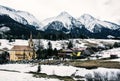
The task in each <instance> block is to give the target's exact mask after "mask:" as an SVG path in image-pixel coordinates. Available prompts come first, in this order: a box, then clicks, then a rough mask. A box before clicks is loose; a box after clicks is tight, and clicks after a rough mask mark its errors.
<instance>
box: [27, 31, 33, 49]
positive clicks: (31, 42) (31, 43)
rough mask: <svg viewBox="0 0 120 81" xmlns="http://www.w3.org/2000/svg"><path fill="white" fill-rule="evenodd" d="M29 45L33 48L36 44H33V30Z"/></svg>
mask: <svg viewBox="0 0 120 81" xmlns="http://www.w3.org/2000/svg"><path fill="white" fill-rule="evenodd" d="M28 43H29V47H31V48H33V47H34V44H33V40H32V32H31V33H30V39H29V42H28Z"/></svg>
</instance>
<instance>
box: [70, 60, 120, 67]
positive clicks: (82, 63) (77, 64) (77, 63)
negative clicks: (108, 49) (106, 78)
mask: <svg viewBox="0 0 120 81" xmlns="http://www.w3.org/2000/svg"><path fill="white" fill-rule="evenodd" d="M69 64H70V65H72V66H75V67H82V68H87V69H93V68H97V67H104V68H116V69H120V63H119V62H114V61H104V60H88V61H74V62H70V63H69Z"/></svg>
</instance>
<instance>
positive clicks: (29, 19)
mask: <svg viewBox="0 0 120 81" xmlns="http://www.w3.org/2000/svg"><path fill="white" fill-rule="evenodd" d="M0 15H8V16H9V17H11V18H12V19H13V20H15V21H17V22H19V23H22V24H24V25H27V24H29V25H33V26H35V27H40V22H39V21H38V20H37V19H36V18H35V17H34V16H33V15H32V14H30V13H28V12H24V11H17V10H15V9H12V8H8V7H5V6H1V5H0Z"/></svg>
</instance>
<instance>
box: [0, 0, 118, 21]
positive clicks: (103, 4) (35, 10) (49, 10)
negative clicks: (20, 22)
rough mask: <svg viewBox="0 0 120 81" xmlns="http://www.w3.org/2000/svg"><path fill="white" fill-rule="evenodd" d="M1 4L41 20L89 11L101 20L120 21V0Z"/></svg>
mask: <svg viewBox="0 0 120 81" xmlns="http://www.w3.org/2000/svg"><path fill="white" fill-rule="evenodd" d="M0 5H4V6H7V7H11V8H14V9H16V10H22V11H27V12H29V13H31V14H33V15H34V16H35V17H36V18H37V19H38V20H40V21H41V20H43V19H46V18H49V17H53V16H57V15H58V14H60V13H61V12H63V11H66V12H68V13H69V14H70V15H72V16H73V17H80V16H81V15H82V14H84V13H87V14H90V15H92V16H94V17H97V18H99V19H101V20H108V21H112V22H120V21H119V20H120V0H0Z"/></svg>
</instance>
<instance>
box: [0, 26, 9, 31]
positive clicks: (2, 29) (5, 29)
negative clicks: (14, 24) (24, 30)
mask: <svg viewBox="0 0 120 81" xmlns="http://www.w3.org/2000/svg"><path fill="white" fill-rule="evenodd" d="M0 31H2V32H7V31H10V28H9V27H6V26H3V27H1V28H0Z"/></svg>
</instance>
